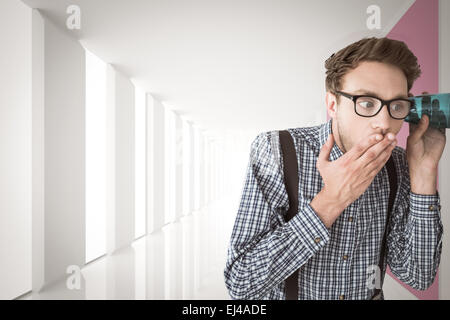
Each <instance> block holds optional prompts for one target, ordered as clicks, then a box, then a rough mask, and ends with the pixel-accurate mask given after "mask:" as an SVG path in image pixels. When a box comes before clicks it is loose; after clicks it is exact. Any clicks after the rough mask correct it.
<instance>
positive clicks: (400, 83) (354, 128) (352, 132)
mask: <svg viewBox="0 0 450 320" xmlns="http://www.w3.org/2000/svg"><path fill="white" fill-rule="evenodd" d="M340 91H342V92H345V93H348V94H351V95H361V94H367V95H371V96H375V97H378V98H381V99H384V100H390V99H394V98H399V97H402V98H407V97H408V86H407V80H406V77H405V75H404V74H403V72H402V71H401V69H400V68H398V67H396V66H393V65H390V64H386V63H381V62H372V61H363V62H361V63H360V64H359V65H358V66H357V67H356V68H355V69H353V70H350V71H348V72H347V73H346V74H345V75H344V77H343V78H342V89H341V90H340ZM339 98H340V100H339V104H338V105H336V96H335V95H333V94H332V93H330V92H327V96H326V103H327V109H328V113H329V115H330V117H332V118H333V120H332V130H333V133H334V137H335V140H336V143H337V144H338V146H339V148H341V150H342V151H343V152H344V153H345V152H346V151H348V150H350V149H351V148H352V147H353V146H354V145H355V144H356V143H358V141H359V140H360V139H361V138H363V137H368V136H369V135H372V134H374V133H381V134H383V135H385V134H387V133H388V132H392V133H393V134H394V135H397V133H398V132H399V131H400V129H401V127H402V125H403V121H404V120H396V119H393V118H392V117H391V116H390V115H389V112H388V109H387V107H386V106H383V107H382V108H381V110H380V112H379V113H378V114H377V115H376V116H374V117H369V118H367V117H361V116H359V115H357V114H356V113H355V108H354V103H353V101H352V100H351V99H349V98H346V97H344V96H342V95H341V96H340V97H339Z"/></svg>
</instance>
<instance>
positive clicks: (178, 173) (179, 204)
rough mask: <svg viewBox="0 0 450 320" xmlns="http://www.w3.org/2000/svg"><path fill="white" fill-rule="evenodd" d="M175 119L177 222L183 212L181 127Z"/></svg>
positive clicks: (175, 197) (179, 120) (178, 120)
mask: <svg viewBox="0 0 450 320" xmlns="http://www.w3.org/2000/svg"><path fill="white" fill-rule="evenodd" d="M174 118H175V132H174V134H175V159H174V160H175V167H174V170H175V188H174V189H175V194H174V201H175V220H179V219H180V218H181V216H182V212H183V152H184V150H183V125H182V122H181V118H180V116H179V115H178V114H176V113H175V114H174Z"/></svg>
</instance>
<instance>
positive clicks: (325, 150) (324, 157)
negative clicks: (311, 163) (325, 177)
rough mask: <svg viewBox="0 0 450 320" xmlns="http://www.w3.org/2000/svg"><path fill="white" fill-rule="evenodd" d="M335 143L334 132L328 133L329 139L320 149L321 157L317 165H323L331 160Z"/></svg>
mask: <svg viewBox="0 0 450 320" xmlns="http://www.w3.org/2000/svg"><path fill="white" fill-rule="evenodd" d="M333 145H334V137H333V134H332V133H330V134H329V135H328V139H327V141H326V142H325V143H324V144H323V146H322V148H321V149H320V153H319V157H318V159H317V166H318V167H319V166H321V165H323V164H325V163H327V162H330V161H329V158H330V153H331V149H332V148H333Z"/></svg>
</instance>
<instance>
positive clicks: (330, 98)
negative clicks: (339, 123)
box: [325, 91, 337, 118]
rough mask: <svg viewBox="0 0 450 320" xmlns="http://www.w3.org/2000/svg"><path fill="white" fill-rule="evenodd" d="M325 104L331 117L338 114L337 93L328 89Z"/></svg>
mask: <svg viewBox="0 0 450 320" xmlns="http://www.w3.org/2000/svg"><path fill="white" fill-rule="evenodd" d="M325 104H326V106H327V113H328V115H329V116H330V118H334V117H335V116H336V111H337V110H336V107H337V103H336V95H335V94H333V93H332V92H330V91H327V92H326V94H325Z"/></svg>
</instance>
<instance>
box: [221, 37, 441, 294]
mask: <svg viewBox="0 0 450 320" xmlns="http://www.w3.org/2000/svg"><path fill="white" fill-rule="evenodd" d="M325 67H326V69H327V77H326V90H327V92H326V97H325V98H326V99H325V100H326V106H327V111H328V114H329V115H330V117H331V119H330V121H328V122H327V123H325V124H322V125H318V126H314V127H307V128H293V129H288V131H289V133H290V134H291V136H292V137H293V139H294V144H295V149H296V153H297V159H298V165H299V186H298V188H299V205H298V213H297V214H296V215H295V216H294V217H293V218H292V219H291V220H289V221H287V222H286V219H285V213H286V211H287V208H288V207H289V200H288V196H287V192H286V189H285V185H284V180H283V179H284V178H283V162H282V153H281V149H280V146H279V140H278V132H277V131H269V132H263V133H260V134H259V135H258V136H257V137H256V138H255V140H254V141H253V142H252V145H251V152H250V162H249V165H248V169H247V176H246V181H245V185H244V188H243V191H242V197H241V201H240V205H239V210H238V213H237V217H236V221H235V224H234V227H233V231H232V235H231V241H230V246H229V249H228V259H227V262H226V267H225V270H224V276H225V284H226V286H227V288H228V290H229V293H230V296H231V297H232V298H233V299H286V292H285V280H286V279H287V278H288V277H289V276H290V275H291V274H292V273H293V272H297V270H298V269H299V268H300V271H299V274H298V287H299V288H298V297H299V299H340V300H343V299H372V298H373V296H374V292H375V288H373V286H370V285H368V279H369V277H370V275H371V274H370V272H373V268H372V267H373V266H377V265H378V263H379V259H380V250H381V242H382V239H383V235H384V230H385V227H388V230H389V232H388V236H387V241H386V243H387V248H386V252H387V255H386V258H385V259H384V261H385V263H384V266H383V270H381V273H382V274H384V272H385V267H386V263H387V264H389V266H390V269H391V270H392V273H393V274H394V275H395V276H396V277H397V278H398V279H400V280H401V281H403V282H404V283H406V284H408V285H410V286H411V287H413V288H416V289H418V290H425V289H427V288H428V287H429V286H430V285H431V284H432V283H433V281H434V277H435V275H436V271H437V268H438V265H439V262H440V255H441V248H442V242H441V239H442V232H443V227H442V222H441V218H440V198H439V193H438V192H437V190H436V176H437V171H438V163H439V159H440V157H441V155H442V152H443V150H444V147H445V141H446V137H445V130H444V131H440V130H437V129H434V128H431V127H429V126H428V123H429V119H428V118H427V116H424V117H423V119H422V120H421V121H420V123H419V124H418V125H410V134H409V137H408V141H407V148H406V151H405V150H404V149H403V148H400V147H398V146H396V142H397V140H396V135H397V133H398V132H399V131H400V128H401V127H402V124H403V121H404V118H405V117H406V116H407V114H408V112H409V108H410V104H409V102H408V100H407V97H408V96H410V95H411V94H410V90H411V88H412V85H413V83H414V81H415V80H416V79H417V78H418V77H419V76H420V73H421V71H420V68H419V66H418V64H417V58H416V57H415V56H414V55H413V53H412V52H411V51H410V50H409V49H408V47H407V46H406V45H405V44H404V43H403V42H401V41H396V40H391V39H387V38H365V39H362V40H360V41H357V42H355V43H353V44H351V45H349V46H347V47H346V48H343V49H342V50H340V51H338V52H337V53H336V54H333V55H332V56H331V57H330V58H329V59H328V60H327V61H326V62H325ZM391 156H392V158H393V160H394V163H395V169H396V173H397V181H398V189H397V193H396V198H395V202H394V206H393V207H394V209H393V212H392V215H391V219H390V221H389V224H388V226H386V217H387V208H388V199H389V177H388V172H387V170H386V168H385V164H386V162H387V161H388V159H389V158H390V157H391ZM381 299H384V297H383V294H381Z"/></svg>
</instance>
